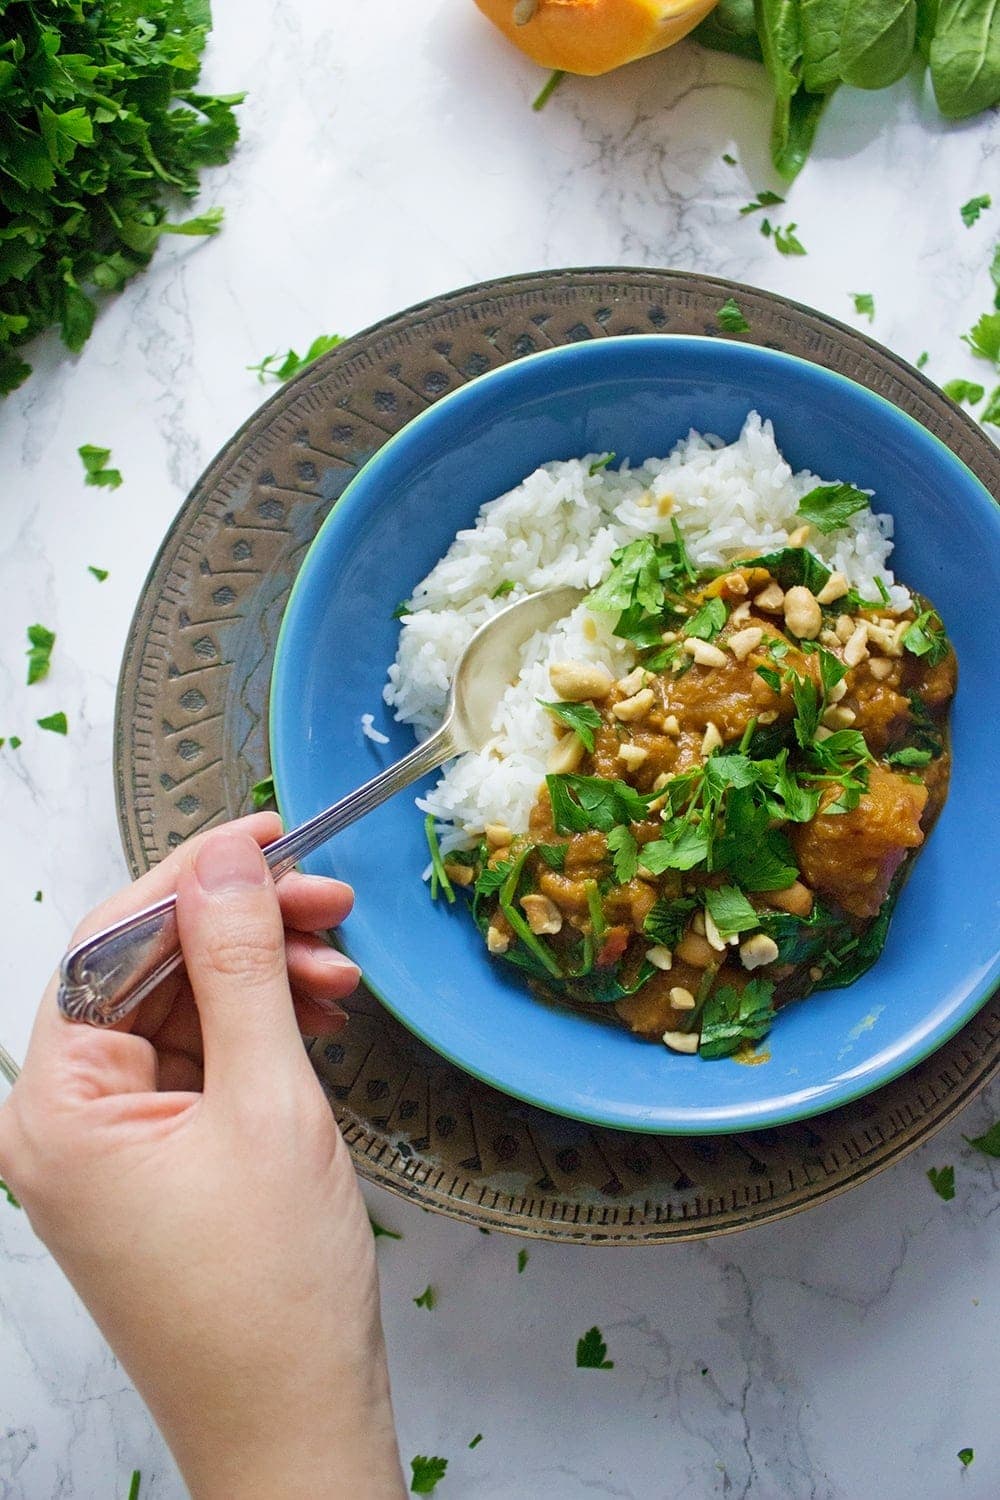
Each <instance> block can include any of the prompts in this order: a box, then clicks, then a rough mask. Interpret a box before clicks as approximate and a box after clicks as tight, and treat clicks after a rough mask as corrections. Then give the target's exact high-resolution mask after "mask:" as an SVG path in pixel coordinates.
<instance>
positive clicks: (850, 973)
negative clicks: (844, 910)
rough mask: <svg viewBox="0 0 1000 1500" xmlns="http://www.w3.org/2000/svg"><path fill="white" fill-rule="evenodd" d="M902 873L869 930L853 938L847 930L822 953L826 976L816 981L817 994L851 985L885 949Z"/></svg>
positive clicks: (890, 889) (893, 884) (894, 882)
mask: <svg viewBox="0 0 1000 1500" xmlns="http://www.w3.org/2000/svg"><path fill="white" fill-rule="evenodd" d="M904 869H905V866H904ZM902 884H903V881H902V873H900V874H899V875H897V876H896V878H895V880H894V881H893V883H892V885H891V886H890V887H889V894H888V895H887V896H886V898H885V900H884V901H883V902H882V905H881V907H880V908H879V913H878V916H877V917H876V918H875V920H874V922H872V924H871V926H870V927H868V928H866V930H865V931H864V932H862V933H860V934H859V935H857V936H855V934H854V933H853V932H851V931H850V929H849V928H847V927H846V926H845V927H844V929H843V933H842V936H841V937H840V939H839V940H835V941H834V942H832V943H830V944H829V946H828V947H827V948H826V949H825V950H824V953H825V957H824V967H825V969H826V972H825V973H824V975H823V978H822V979H819V980H817V981H816V988H817V989H818V990H840V989H843V988H844V987H845V986H846V985H849V984H853V983H854V981H855V980H856V979H860V977H861V975H862V974H864V973H866V972H867V971H868V970H869V969H870V968H871V966H872V964H873V963H874V962H875V961H876V959H877V958H878V957H879V955H880V954H881V952H882V949H883V948H884V947H885V940H886V937H887V936H888V933H889V923H890V922H891V921H892V913H893V910H894V908H895V905H896V901H897V898H898V896H899V892H900V890H901V888H902Z"/></svg>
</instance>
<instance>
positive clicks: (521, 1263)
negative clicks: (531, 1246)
mask: <svg viewBox="0 0 1000 1500" xmlns="http://www.w3.org/2000/svg"><path fill="white" fill-rule="evenodd" d="M527 1264H528V1252H527V1250H519V1251H518V1252H517V1274H518V1276H520V1275H521V1273H522V1271H523V1270H524V1268H525V1266H526V1265H527Z"/></svg>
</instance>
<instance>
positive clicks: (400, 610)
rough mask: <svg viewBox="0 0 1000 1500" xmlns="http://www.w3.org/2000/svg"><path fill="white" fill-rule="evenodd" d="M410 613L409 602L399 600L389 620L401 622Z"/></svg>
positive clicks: (407, 600) (411, 611)
mask: <svg viewBox="0 0 1000 1500" xmlns="http://www.w3.org/2000/svg"><path fill="white" fill-rule="evenodd" d="M501 587H502V585H501ZM493 597H494V598H496V595H495V594H494V596H493ZM412 613H413V610H412V609H411V607H410V601H409V599H400V601H399V603H398V604H397V605H396V608H395V609H394V610H393V612H392V614H391V615H390V619H392V620H401V619H402V618H403V616H404V615H410V614H412Z"/></svg>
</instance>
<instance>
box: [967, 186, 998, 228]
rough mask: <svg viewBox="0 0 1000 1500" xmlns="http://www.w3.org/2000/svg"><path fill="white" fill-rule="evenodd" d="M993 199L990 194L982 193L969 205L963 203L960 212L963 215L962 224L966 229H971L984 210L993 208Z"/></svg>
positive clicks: (972, 199) (969, 202)
mask: <svg viewBox="0 0 1000 1500" xmlns="http://www.w3.org/2000/svg"><path fill="white" fill-rule="evenodd" d="M992 205H993V199H992V198H991V197H990V195H989V193H982V194H981V195H980V196H979V197H978V198H970V199H969V201H968V203H963V204H962V207H961V209H960V210H959V212H960V213H961V215H962V223H963V224H964V225H965V227H966V229H971V228H972V226H973V224H974V223H975V222H976V220H977V219H978V218H979V215H980V214H981V213H982V211H983V209H984V208H991V207H992Z"/></svg>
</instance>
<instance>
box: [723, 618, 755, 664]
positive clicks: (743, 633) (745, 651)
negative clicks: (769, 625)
mask: <svg viewBox="0 0 1000 1500" xmlns="http://www.w3.org/2000/svg"><path fill="white" fill-rule="evenodd" d="M763 638H764V632H763V630H761V628H760V626H759V625H748V626H747V628H746V630H737V632H736V634H735V635H731V636H730V637H729V639H728V641H727V642H726V645H727V646H728V647H729V649H730V651H731V652H732V653H733V655H734V656H735V657H736V660H737V661H746V659H747V657H748V656H749V655H750V652H751V651H753V650H754V649H755V648H756V647H757V646H759V645H760V643H761V641H762V640H763Z"/></svg>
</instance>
